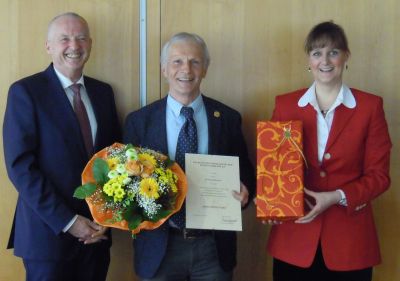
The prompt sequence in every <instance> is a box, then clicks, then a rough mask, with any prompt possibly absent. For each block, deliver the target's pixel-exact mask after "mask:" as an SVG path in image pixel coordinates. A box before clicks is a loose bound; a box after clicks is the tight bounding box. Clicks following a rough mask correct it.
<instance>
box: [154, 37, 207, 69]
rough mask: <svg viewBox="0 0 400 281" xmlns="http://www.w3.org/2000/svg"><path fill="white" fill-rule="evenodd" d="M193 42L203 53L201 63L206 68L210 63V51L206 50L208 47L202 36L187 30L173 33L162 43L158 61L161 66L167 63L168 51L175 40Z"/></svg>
mask: <svg viewBox="0 0 400 281" xmlns="http://www.w3.org/2000/svg"><path fill="white" fill-rule="evenodd" d="M182 41H183V42H193V43H195V44H197V45H198V46H199V47H200V48H201V50H202V53H203V63H204V66H205V67H206V69H207V68H208V66H209V65H210V60H211V59H210V53H209V52H208V48H207V45H206V43H205V42H204V40H203V38H201V37H200V36H199V35H197V34H194V33H188V32H180V33H177V34H175V35H174V36H172V37H171V39H169V41H168V42H167V43H165V44H164V46H163V48H162V50H161V57H160V63H161V66H162V67H164V66H166V64H167V62H168V61H167V60H168V53H169V49H170V47H171V46H172V45H173V44H174V43H177V42H182Z"/></svg>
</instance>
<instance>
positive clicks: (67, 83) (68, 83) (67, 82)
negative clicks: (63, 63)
mask: <svg viewBox="0 0 400 281" xmlns="http://www.w3.org/2000/svg"><path fill="white" fill-rule="evenodd" d="M54 71H55V72H56V75H57V77H58V80H60V83H61V86H62V87H63V89H64V90H65V89H67V88H69V87H70V86H71V85H72V84H74V83H73V82H72V81H71V80H70V79H69V78H67V77H65V76H64V75H63V74H62V73H61V72H59V71H58V70H57V69H56V68H55V67H54ZM76 84H81V85H82V86H83V87H85V83H84V79H83V75H82V76H81V78H79V80H78V81H76Z"/></svg>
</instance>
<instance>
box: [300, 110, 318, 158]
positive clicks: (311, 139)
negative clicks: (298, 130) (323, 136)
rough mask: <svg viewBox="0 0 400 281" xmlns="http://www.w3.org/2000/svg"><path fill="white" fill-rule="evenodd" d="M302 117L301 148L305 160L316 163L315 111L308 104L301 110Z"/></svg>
mask: <svg viewBox="0 0 400 281" xmlns="http://www.w3.org/2000/svg"><path fill="white" fill-rule="evenodd" d="M300 114H301V116H302V118H301V119H303V149H304V150H305V155H307V156H308V157H307V162H309V163H310V164H311V163H314V165H318V136H317V121H316V118H317V117H316V114H317V113H316V111H315V109H314V108H313V107H312V106H311V105H310V104H308V105H307V106H306V107H305V108H304V109H303V110H302V112H300Z"/></svg>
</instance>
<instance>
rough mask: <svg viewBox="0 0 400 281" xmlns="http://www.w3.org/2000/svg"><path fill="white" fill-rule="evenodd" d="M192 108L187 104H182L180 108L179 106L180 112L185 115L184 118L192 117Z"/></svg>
mask: <svg viewBox="0 0 400 281" xmlns="http://www.w3.org/2000/svg"><path fill="white" fill-rule="evenodd" d="M193 112H194V111H193V108H191V107H188V106H183V107H182V108H181V114H182V115H183V116H185V118H186V119H191V118H193Z"/></svg>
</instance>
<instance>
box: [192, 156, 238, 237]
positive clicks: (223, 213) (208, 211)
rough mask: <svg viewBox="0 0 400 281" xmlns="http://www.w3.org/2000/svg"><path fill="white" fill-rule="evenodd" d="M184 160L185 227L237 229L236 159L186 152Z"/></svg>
mask: <svg viewBox="0 0 400 281" xmlns="http://www.w3.org/2000/svg"><path fill="white" fill-rule="evenodd" d="M185 163H186V164H185V166H186V177H187V181H188V193H187V195H186V227H187V228H196V229H218V230H232V231H241V230H242V214H241V205H240V202H239V201H237V200H236V199H235V198H234V197H233V196H232V190H235V191H237V192H239V191H240V178H239V158H238V157H233V156H217V155H204V154H188V153H187V154H186V161H185Z"/></svg>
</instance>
